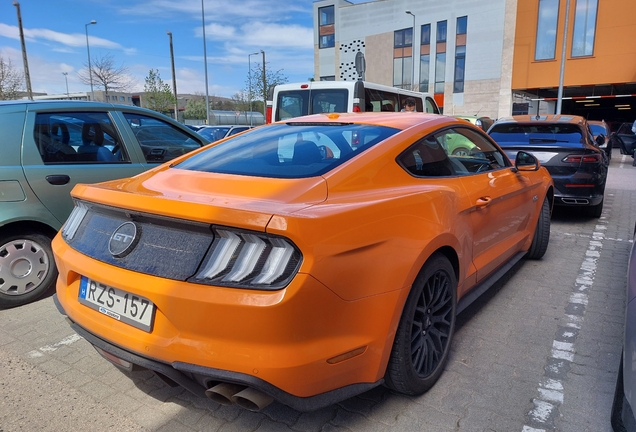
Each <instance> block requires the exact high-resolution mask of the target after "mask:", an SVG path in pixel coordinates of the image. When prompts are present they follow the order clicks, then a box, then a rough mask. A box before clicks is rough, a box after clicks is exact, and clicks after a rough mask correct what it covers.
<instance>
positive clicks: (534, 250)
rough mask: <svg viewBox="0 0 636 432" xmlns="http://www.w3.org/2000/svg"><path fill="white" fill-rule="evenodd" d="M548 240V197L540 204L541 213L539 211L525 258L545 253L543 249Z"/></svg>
mask: <svg viewBox="0 0 636 432" xmlns="http://www.w3.org/2000/svg"><path fill="white" fill-rule="evenodd" d="M549 242H550V202H549V201H548V197H545V198H544V199H543V204H542V205H541V213H539V220H538V221H537V227H536V228H535V229H534V237H533V238H532V244H531V245H530V249H528V253H526V258H528V259H539V258H541V257H543V255H545V251H546V250H547V249H548V243H549Z"/></svg>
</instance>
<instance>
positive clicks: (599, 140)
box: [594, 134, 605, 146]
mask: <svg viewBox="0 0 636 432" xmlns="http://www.w3.org/2000/svg"><path fill="white" fill-rule="evenodd" d="M594 141H595V142H596V145H597V146H602V145H603V144H605V135H603V134H599V135H597V136H596V138H595V139H594Z"/></svg>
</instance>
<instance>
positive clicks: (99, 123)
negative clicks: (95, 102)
mask: <svg viewBox="0 0 636 432" xmlns="http://www.w3.org/2000/svg"><path fill="white" fill-rule="evenodd" d="M33 139H34V141H35V144H36V145H37V147H38V150H39V152H40V156H42V162H44V163H45V164H58V163H122V162H130V158H129V156H128V154H126V150H125V148H124V146H122V142H121V138H120V137H119V134H118V133H117V130H116V129H115V126H114V125H113V123H112V121H111V119H110V117H109V115H108V114H107V113H105V112H94V113H86V112H81V113H72V112H65V113H46V114H37V116H36V118H35V128H34V131H33Z"/></svg>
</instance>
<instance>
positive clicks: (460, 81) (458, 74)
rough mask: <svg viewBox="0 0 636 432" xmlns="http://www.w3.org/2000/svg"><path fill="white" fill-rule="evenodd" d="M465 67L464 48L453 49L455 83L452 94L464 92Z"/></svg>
mask: <svg viewBox="0 0 636 432" xmlns="http://www.w3.org/2000/svg"><path fill="white" fill-rule="evenodd" d="M465 66H466V46H458V47H457V48H455V81H454V85H453V93H463V92H464V69H465Z"/></svg>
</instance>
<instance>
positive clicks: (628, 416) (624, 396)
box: [611, 226, 636, 432]
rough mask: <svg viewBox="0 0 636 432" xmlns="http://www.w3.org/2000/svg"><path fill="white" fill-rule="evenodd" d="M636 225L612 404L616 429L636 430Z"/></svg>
mask: <svg viewBox="0 0 636 432" xmlns="http://www.w3.org/2000/svg"><path fill="white" fill-rule="evenodd" d="M635 363H636V226H634V242H633V243H632V250H631V253H630V255H629V265H628V267H627V298H626V308H625V332H624V338H623V352H622V355H621V363H620V366H619V368H618V376H617V378H616V389H615V392H614V403H613V405H612V416H611V419H612V428H613V429H614V431H616V432H623V431H634V430H636V418H634V408H636V371H635V370H634V367H633V365H634V364H635Z"/></svg>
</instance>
